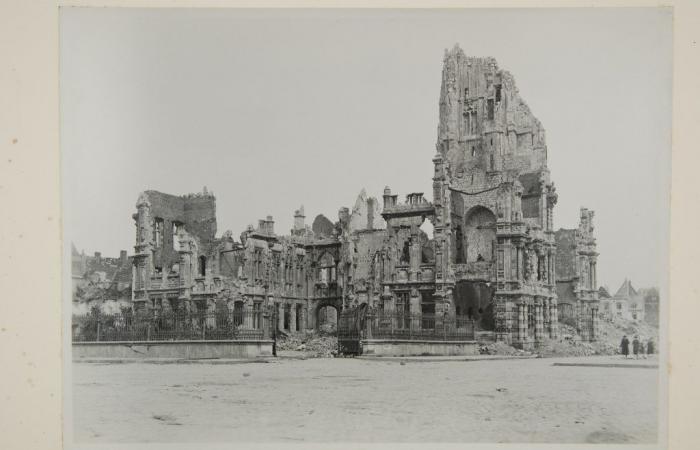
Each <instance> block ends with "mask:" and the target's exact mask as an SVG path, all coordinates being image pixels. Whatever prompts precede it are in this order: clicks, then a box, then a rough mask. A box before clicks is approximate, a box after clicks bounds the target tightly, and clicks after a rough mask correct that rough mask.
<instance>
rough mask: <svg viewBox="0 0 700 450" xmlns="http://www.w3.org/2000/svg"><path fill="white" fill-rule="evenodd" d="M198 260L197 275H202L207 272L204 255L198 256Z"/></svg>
mask: <svg viewBox="0 0 700 450" xmlns="http://www.w3.org/2000/svg"><path fill="white" fill-rule="evenodd" d="M198 261H199V264H198V270H197V272H198V273H199V276H201V277H203V276H204V275H206V273H207V258H206V256H200V257H199V259H198Z"/></svg>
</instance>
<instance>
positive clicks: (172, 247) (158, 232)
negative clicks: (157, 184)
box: [145, 191, 216, 271]
mask: <svg viewBox="0 0 700 450" xmlns="http://www.w3.org/2000/svg"><path fill="white" fill-rule="evenodd" d="M145 195H146V198H147V199H148V202H149V203H150V208H149V213H150V217H149V218H148V220H150V222H151V233H152V235H151V236H150V237H149V239H150V240H151V243H152V250H153V261H152V263H153V266H154V267H155V268H156V270H158V269H160V270H164V271H169V270H170V269H171V267H172V266H173V264H177V263H179V261H180V256H179V253H178V243H177V242H176V241H177V235H176V230H177V227H178V226H184V228H185V229H186V230H187V232H188V233H189V234H190V235H191V236H194V237H195V238H196V239H198V241H199V243H200V244H201V245H203V246H208V245H210V244H211V243H212V242H213V241H214V236H215V234H216V200H215V198H214V196H213V195H210V194H208V193H201V194H190V195H186V196H175V195H170V194H164V193H162V192H158V191H146V192H145Z"/></svg>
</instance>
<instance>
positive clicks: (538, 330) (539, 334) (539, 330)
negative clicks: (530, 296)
mask: <svg viewBox="0 0 700 450" xmlns="http://www.w3.org/2000/svg"><path fill="white" fill-rule="evenodd" d="M543 338H544V326H543V317H542V303H541V300H538V301H537V303H535V342H536V343H541V342H542V340H543Z"/></svg>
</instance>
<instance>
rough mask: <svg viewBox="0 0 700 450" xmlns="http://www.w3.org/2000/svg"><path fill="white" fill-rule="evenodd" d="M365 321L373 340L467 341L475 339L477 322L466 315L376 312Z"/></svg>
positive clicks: (370, 314)
mask: <svg viewBox="0 0 700 450" xmlns="http://www.w3.org/2000/svg"><path fill="white" fill-rule="evenodd" d="M366 321H367V325H366V327H367V336H368V337H370V336H371V338H373V339H407V340H423V339H425V340H436V341H468V340H474V336H475V330H474V320H472V319H470V318H468V317H466V316H447V315H441V314H410V313H405V312H401V311H376V312H368V313H367V316H366Z"/></svg>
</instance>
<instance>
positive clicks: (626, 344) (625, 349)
mask: <svg viewBox="0 0 700 450" xmlns="http://www.w3.org/2000/svg"><path fill="white" fill-rule="evenodd" d="M620 350H621V351H622V356H623V358H625V359H627V355H629V354H630V341H629V339H627V336H622V342H621V343H620Z"/></svg>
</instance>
